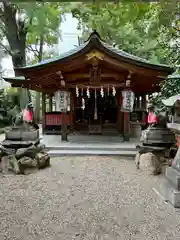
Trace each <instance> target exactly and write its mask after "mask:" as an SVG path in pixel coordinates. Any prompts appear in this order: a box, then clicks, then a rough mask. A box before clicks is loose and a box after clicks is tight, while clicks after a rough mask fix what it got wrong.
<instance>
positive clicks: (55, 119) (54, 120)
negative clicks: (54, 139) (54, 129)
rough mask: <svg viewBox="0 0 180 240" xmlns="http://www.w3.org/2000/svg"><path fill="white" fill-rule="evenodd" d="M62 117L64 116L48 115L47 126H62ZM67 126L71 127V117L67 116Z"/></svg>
mask: <svg viewBox="0 0 180 240" xmlns="http://www.w3.org/2000/svg"><path fill="white" fill-rule="evenodd" d="M62 117H63V115H62V114H61V113H60V114H53V113H52V114H47V115H45V125H49V126H61V125H62V120H63V119H62ZM66 124H67V125H70V116H69V115H66Z"/></svg>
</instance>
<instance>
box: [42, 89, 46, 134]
mask: <svg viewBox="0 0 180 240" xmlns="http://www.w3.org/2000/svg"><path fill="white" fill-rule="evenodd" d="M45 112H46V94H45V93H42V133H43V134H44V130H45Z"/></svg>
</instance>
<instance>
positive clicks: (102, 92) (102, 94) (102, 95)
mask: <svg viewBox="0 0 180 240" xmlns="http://www.w3.org/2000/svg"><path fill="white" fill-rule="evenodd" d="M100 93H101V97H104V90H103V87H101V91H100Z"/></svg>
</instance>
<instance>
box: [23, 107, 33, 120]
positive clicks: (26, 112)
mask: <svg viewBox="0 0 180 240" xmlns="http://www.w3.org/2000/svg"><path fill="white" fill-rule="evenodd" d="M23 120H24V121H26V122H31V121H32V120H33V113H32V111H30V110H28V109H24V111H23Z"/></svg>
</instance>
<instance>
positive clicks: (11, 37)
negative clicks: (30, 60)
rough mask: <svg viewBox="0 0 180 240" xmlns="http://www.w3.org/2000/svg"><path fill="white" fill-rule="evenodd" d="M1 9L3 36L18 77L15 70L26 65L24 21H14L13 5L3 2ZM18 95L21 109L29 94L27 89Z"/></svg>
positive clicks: (21, 89) (15, 10)
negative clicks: (7, 43) (2, 9)
mask: <svg viewBox="0 0 180 240" xmlns="http://www.w3.org/2000/svg"><path fill="white" fill-rule="evenodd" d="M3 7H4V11H3V13H4V16H3V17H4V25H5V35H6V37H7V40H8V42H9V46H10V51H11V56H12V62H13V67H14V72H15V76H19V73H18V70H17V69H16V68H18V67H22V66H25V65H26V53H25V51H26V35H27V29H26V28H25V23H24V20H21V19H16V14H17V8H16V6H15V5H13V4H11V3H8V2H6V1H4V2H3ZM19 94H20V107H21V109H22V108H24V107H25V106H26V104H27V103H28V102H29V101H30V100H31V99H30V92H29V91H28V90H27V89H23V88H20V89H19Z"/></svg>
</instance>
